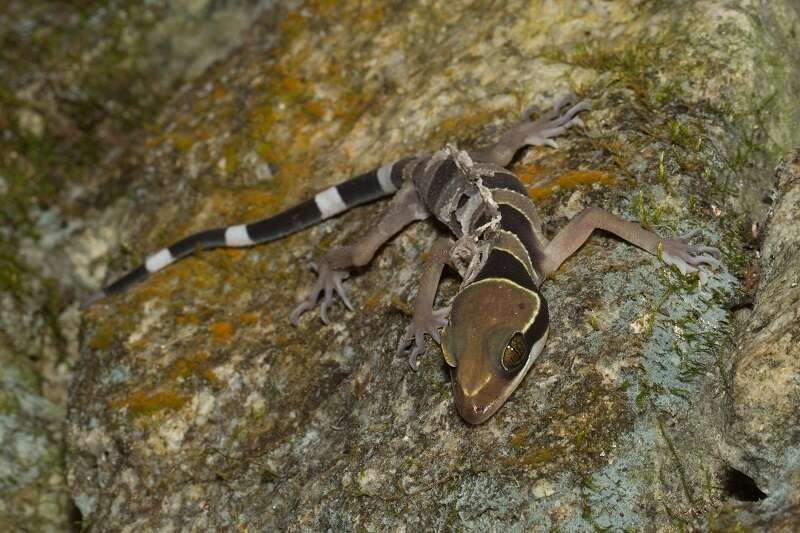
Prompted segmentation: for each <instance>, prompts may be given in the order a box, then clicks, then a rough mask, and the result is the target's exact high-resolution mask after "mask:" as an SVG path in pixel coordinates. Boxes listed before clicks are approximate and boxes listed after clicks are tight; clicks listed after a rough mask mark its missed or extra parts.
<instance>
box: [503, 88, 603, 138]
mask: <svg viewBox="0 0 800 533" xmlns="http://www.w3.org/2000/svg"><path fill="white" fill-rule="evenodd" d="M573 102H574V99H573V97H572V96H567V97H564V98H561V99H560V100H559V101H557V102H556V104H555V105H554V106H553V109H551V110H550V111H547V112H545V113H543V114H542V115H541V116H540V117H539V118H538V119H536V120H534V121H533V122H523V123H522V124H520V125H519V126H517V128H519V130H520V131H519V133H520V134H522V135H524V136H525V137H524V138H525V144H527V145H531V146H537V145H547V146H551V147H553V148H556V143H555V141H554V140H553V137H557V136H559V135H563V134H564V133H565V132H566V131H567V130H568V129H569V128H571V127H572V126H583V121H582V120H581V119H580V117H579V116H578V113H580V112H581V111H587V110H589V109H591V106H590V105H589V102H588V101H586V100H582V101H580V102H578V103H573ZM565 107H567V109H566V110H565V111H564V108H565ZM535 109H536V108H534V107H531V108H528V110H526V111H525V113H524V114H523V117H524V118H526V119H530V116H531V114H532V113H533V112H534V110H535Z"/></svg>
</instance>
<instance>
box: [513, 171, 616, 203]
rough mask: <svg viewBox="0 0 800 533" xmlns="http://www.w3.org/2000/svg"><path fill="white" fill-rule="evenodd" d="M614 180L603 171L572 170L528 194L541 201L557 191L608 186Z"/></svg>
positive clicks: (534, 188) (530, 190) (531, 189)
mask: <svg viewBox="0 0 800 533" xmlns="http://www.w3.org/2000/svg"><path fill="white" fill-rule="evenodd" d="M613 179H614V178H613V176H612V175H611V174H609V173H608V172H603V171H601V170H571V171H569V172H567V173H566V174H562V175H560V176H558V177H557V178H556V179H555V180H553V181H551V182H549V183H547V184H546V185H540V186H536V187H531V188H529V189H528V192H529V193H530V195H531V198H533V199H535V200H540V199H542V198H547V197H548V196H550V195H551V194H553V193H554V192H555V191H556V190H557V189H574V188H575V187H577V186H578V185H590V184H594V183H600V184H607V183H610V182H611V181H613Z"/></svg>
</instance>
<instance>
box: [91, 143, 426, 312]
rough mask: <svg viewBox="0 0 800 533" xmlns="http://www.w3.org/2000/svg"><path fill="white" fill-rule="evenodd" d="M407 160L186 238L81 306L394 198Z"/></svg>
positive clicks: (150, 258) (161, 251)
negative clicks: (201, 258)
mask: <svg viewBox="0 0 800 533" xmlns="http://www.w3.org/2000/svg"><path fill="white" fill-rule="evenodd" d="M411 159H412V158H406V159H402V160H400V161H397V162H395V163H392V164H389V165H385V166H382V167H380V168H376V169H374V170H371V171H370V172H367V173H365V174H361V175H359V176H356V177H354V178H350V179H349V180H347V181H344V182H342V183H340V184H338V185H335V186H333V187H329V188H328V189H325V190H324V191H322V192H319V193H317V194H316V195H315V196H314V197H313V198H310V199H308V200H306V201H304V202H301V203H299V204H297V205H295V206H294V207H290V208H289V209H287V210H285V211H283V212H281V213H277V214H275V215H273V216H270V217H267V218H264V219H262V220H258V221H255V222H251V223H249V224H237V225H235V226H227V227H223V228H216V229H210V230H206V231H201V232H200V233H195V234H193V235H189V236H188V237H185V238H183V239H181V240H179V241H178V242H176V243H174V244H171V245H170V246H168V247H166V248H162V249H161V250H159V251H158V252H156V253H154V254H152V255H150V256H148V257H147V259H145V262H144V263H143V264H141V265H139V266H138V267H136V268H135V269H133V270H131V271H130V272H128V273H127V274H125V275H124V276H122V277H121V278H119V279H117V280H116V281H114V282H113V283H111V284H110V285H108V286H106V287H104V288H103V289H102V290H100V291H98V292H96V293H95V294H93V295H92V296H91V297H90V298H89V299H88V300H86V302H84V303H83V305H82V307H83V308H84V309H85V308H87V307H89V306H91V305H92V304H94V303H96V302H97V301H99V300H101V299H103V298H105V297H107V296H111V295H112V294H117V293H120V292H122V291H124V290H125V289H127V288H128V287H130V286H131V285H134V284H136V283H139V282H141V281H144V280H145V279H146V278H147V277H149V276H150V275H152V274H154V273H155V272H158V271H159V270H161V269H163V268H165V267H167V266H168V265H171V264H172V263H174V262H175V261H178V260H179V259H181V258H183V257H186V256H187V255H190V254H192V253H193V252H194V251H196V250H204V249H209V248H237V247H244V246H253V245H256V244H261V243H265V242H269V241H274V240H276V239H280V238H282V237H285V236H287V235H289V234H291V233H295V232H297V231H300V230H302V229H305V228H307V227H309V226H312V225H314V224H317V223H319V222H322V221H323V220H326V219H328V218H331V217H333V216H336V215H338V214H339V213H342V212H343V211H346V210H348V209H350V208H352V207H356V206H358V205H361V204H364V203H367V202H371V201H373V200H377V199H379V198H383V197H385V196H389V195H391V194H394V193H395V192H396V191H397V190H398V189H399V188H400V186H401V185H402V181H403V167H404V166H405V165H406V164H407V163H408V162H409V161H410V160H411Z"/></svg>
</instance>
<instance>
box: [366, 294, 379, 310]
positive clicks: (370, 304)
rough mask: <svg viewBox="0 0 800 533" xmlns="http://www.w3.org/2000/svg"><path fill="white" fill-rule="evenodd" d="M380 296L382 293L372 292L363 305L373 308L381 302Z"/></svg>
mask: <svg viewBox="0 0 800 533" xmlns="http://www.w3.org/2000/svg"><path fill="white" fill-rule="evenodd" d="M382 297H383V293H381V292H377V293H375V294H373V295H372V296H371V297H370V298H369V299H368V300H367V301H366V302H364V307H366V308H367V309H375V308H376V307H378V305H379V304H380V303H381V298H382Z"/></svg>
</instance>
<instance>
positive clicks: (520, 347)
mask: <svg viewBox="0 0 800 533" xmlns="http://www.w3.org/2000/svg"><path fill="white" fill-rule="evenodd" d="M524 362H525V338H524V337H523V336H522V333H519V332H517V333H514V335H513V336H512V337H511V340H509V341H508V344H506V347H505V349H504V350H503V357H502V359H501V360H500V363H501V364H502V365H503V368H504V369H505V370H506V371H508V372H513V371H515V370H517V369H519V367H521V366H522V364H523V363H524Z"/></svg>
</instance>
